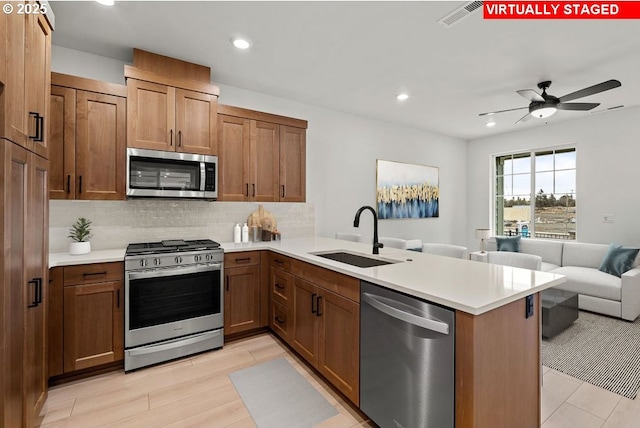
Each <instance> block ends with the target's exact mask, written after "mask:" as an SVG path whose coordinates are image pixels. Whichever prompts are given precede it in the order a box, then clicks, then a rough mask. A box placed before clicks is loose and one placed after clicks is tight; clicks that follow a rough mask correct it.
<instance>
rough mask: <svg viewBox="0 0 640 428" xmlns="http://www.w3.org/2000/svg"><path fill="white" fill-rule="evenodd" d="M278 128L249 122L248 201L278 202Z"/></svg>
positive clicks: (254, 121) (268, 124)
mask: <svg viewBox="0 0 640 428" xmlns="http://www.w3.org/2000/svg"><path fill="white" fill-rule="evenodd" d="M279 135H280V126H279V125H276V124H274V123H269V122H259V121H256V120H252V121H251V196H250V200H252V201H257V202H271V201H277V200H278V179H279V178H278V177H279V175H278V174H279V170H278V168H279V162H280V161H279V153H280V149H279V144H280V141H279Z"/></svg>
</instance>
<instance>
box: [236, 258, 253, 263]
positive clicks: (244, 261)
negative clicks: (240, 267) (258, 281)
mask: <svg viewBox="0 0 640 428" xmlns="http://www.w3.org/2000/svg"><path fill="white" fill-rule="evenodd" d="M250 261H251V258H250V257H244V258H242V259H236V263H248V262H250Z"/></svg>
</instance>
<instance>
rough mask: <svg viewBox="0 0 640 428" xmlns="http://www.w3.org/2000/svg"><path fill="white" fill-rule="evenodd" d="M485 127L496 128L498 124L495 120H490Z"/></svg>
mask: <svg viewBox="0 0 640 428" xmlns="http://www.w3.org/2000/svg"><path fill="white" fill-rule="evenodd" d="M484 126H486V127H487V128H493V127H494V126H496V122H495V121H494V120H493V119H489V121H488V122H487V123H485V124H484Z"/></svg>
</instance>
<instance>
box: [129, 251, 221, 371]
mask: <svg viewBox="0 0 640 428" xmlns="http://www.w3.org/2000/svg"><path fill="white" fill-rule="evenodd" d="M223 261H224V252H223V250H222V249H221V248H220V244H218V243H217V242H215V241H212V240H210V239H205V240H193V241H184V240H167V241H161V242H150V243H140V244H130V245H129V246H128V247H127V251H126V253H125V284H124V287H125V319H124V323H125V336H124V343H125V353H124V370H125V371H129V370H133V369H137V368H140V367H144V366H148V365H151V364H156V363H160V362H163V361H168V360H171V359H174V358H178V357H182V356H185V355H191V354H194V353H198V352H202V351H207V350H210V349H216V348H220V347H222V345H223V336H224V331H223V322H224V317H223V307H224V304H223V295H222V292H223V290H222V286H223V271H224V269H223Z"/></svg>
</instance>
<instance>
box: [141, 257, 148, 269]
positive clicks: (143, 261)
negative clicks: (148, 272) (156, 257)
mask: <svg viewBox="0 0 640 428" xmlns="http://www.w3.org/2000/svg"><path fill="white" fill-rule="evenodd" d="M140 266H141V267H146V266H147V259H142V260H140Z"/></svg>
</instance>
